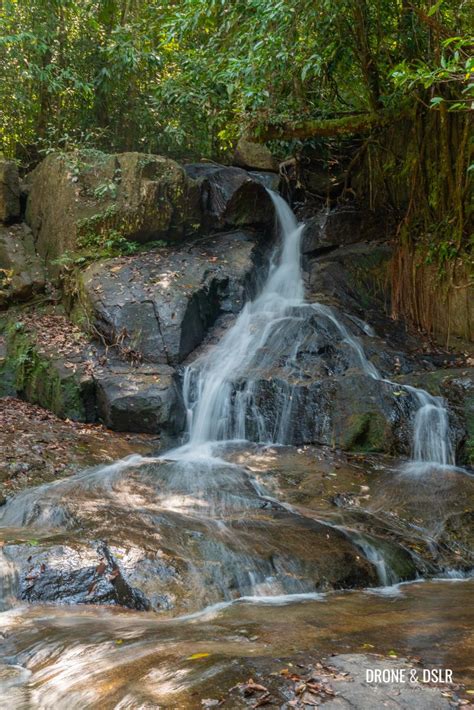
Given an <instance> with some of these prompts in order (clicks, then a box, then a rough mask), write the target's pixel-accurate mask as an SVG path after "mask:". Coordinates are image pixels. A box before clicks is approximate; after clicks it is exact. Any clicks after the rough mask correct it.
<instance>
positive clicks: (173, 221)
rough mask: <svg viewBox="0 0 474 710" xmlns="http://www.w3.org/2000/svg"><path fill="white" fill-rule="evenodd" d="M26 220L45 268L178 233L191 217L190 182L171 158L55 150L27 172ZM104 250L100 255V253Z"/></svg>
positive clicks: (53, 268) (175, 236) (53, 269)
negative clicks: (116, 245)
mask: <svg viewBox="0 0 474 710" xmlns="http://www.w3.org/2000/svg"><path fill="white" fill-rule="evenodd" d="M28 182H29V198H28V203H27V210H26V220H27V222H28V224H29V225H30V227H31V229H32V231H33V235H34V238H35V243H36V247H37V250H38V252H39V254H40V255H41V256H42V257H43V258H44V259H45V262H46V267H47V270H48V272H49V273H50V274H51V275H53V276H57V274H58V273H59V271H60V268H61V264H62V261H64V260H65V259H70V258H71V256H72V255H76V256H77V255H80V254H84V253H85V254H88V253H90V254H92V255H93V254H98V255H99V256H101V255H102V256H103V255H106V254H105V253H104V252H106V251H107V249H110V245H113V244H114V243H116V244H119V246H120V247H124V245H125V246H126V243H127V242H130V243H132V242H147V241H154V240H161V239H164V238H166V239H179V238H180V237H182V236H183V234H184V230H185V225H186V224H187V223H188V221H189V220H192V221H194V222H195V221H196V215H188V202H189V201H188V191H189V189H190V186H189V181H188V179H187V177H186V174H185V172H184V170H183V169H182V168H181V166H179V165H178V164H177V163H175V162H174V161H173V160H170V159H168V158H164V157H162V156H157V155H147V154H142V153H120V154H116V155H108V154H106V153H101V152H100V151H78V152H75V153H66V154H64V153H53V154H51V155H48V156H47V158H45V160H43V162H42V163H40V165H38V167H37V168H36V169H35V170H34V171H33V172H32V173H31V174H30V175H29V176H28ZM101 252H102V254H101Z"/></svg>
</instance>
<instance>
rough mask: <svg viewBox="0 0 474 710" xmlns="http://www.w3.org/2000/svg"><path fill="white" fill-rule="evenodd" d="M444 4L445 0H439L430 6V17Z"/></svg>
mask: <svg viewBox="0 0 474 710" xmlns="http://www.w3.org/2000/svg"><path fill="white" fill-rule="evenodd" d="M442 4H443V0H438V2H437V3H435V4H434V5H433V7H432V8H430V10H429V12H428V17H432V16H433V15H434V14H435V13H436V12H438V10H439V8H440V7H441V5H442Z"/></svg>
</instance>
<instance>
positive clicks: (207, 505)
mask: <svg viewBox="0 0 474 710" xmlns="http://www.w3.org/2000/svg"><path fill="white" fill-rule="evenodd" d="M38 493H40V495H38ZM266 502H267V499H265V498H264V497H262V496H260V495H259V494H258V493H257V492H256V490H255V487H254V485H252V482H251V481H250V480H249V478H248V475H247V474H246V472H245V471H243V470H242V469H240V468H236V467H232V466H227V465H226V464H222V465H216V466H213V467H212V468H209V465H206V464H205V463H204V464H202V465H200V463H199V462H198V463H196V465H193V466H192V467H191V468H189V469H186V468H183V467H182V466H180V465H179V463H174V462H163V461H160V462H158V461H157V462H156V463H149V462H147V461H146V460H140V459H138V458H137V459H135V460H130V462H129V463H128V464H127V463H126V462H121V463H118V464H117V465H115V466H114V465H112V466H108V467H104V468H103V469H98V470H96V471H94V470H93V471H90V472H86V473H84V474H82V475H81V476H77V477H73V478H70V479H68V480H65V481H62V482H60V483H58V484H56V485H55V486H49V487H43V488H42V489H41V491H35V490H34V489H33V490H31V491H27V492H24V493H21V494H19V495H18V496H17V497H16V498H15V499H13V500H12V501H11V502H10V503H7V505H6V506H5V507H4V508H3V509H1V511H0V518H1V520H2V524H3V525H15V526H18V525H19V524H21V525H29V526H32V527H34V528H38V527H42V526H44V527H54V528H56V529H57V530H63V531H68V530H70V531H72V530H80V531H81V540H84V535H87V536H88V537H89V538H90V539H92V540H93V539H99V540H103V539H107V540H108V541H109V543H108V546H109V548H110V550H111V552H112V554H113V555H114V556H115V557H117V555H120V557H119V559H120V567H121V570H122V573H123V575H124V576H125V577H126V579H127V580H128V581H129V583H130V584H133V586H134V587H137V588H139V589H140V590H141V591H142V592H143V594H144V595H145V596H146V597H147V599H149V600H156V601H153V603H154V604H156V605H157V606H160V608H163V606H165V607H168V606H170V605H173V606H174V607H175V608H176V609H177V611H182V612H184V611H194V610H196V609H199V608H202V607H204V606H206V605H209V604H214V603H216V602H219V601H222V600H224V599H227V600H231V599H234V598H236V597H238V596H243V595H252V594H265V593H267V594H269V593H271V594H283V593H297V592H314V591H318V590H326V589H333V588H344V587H351V588H352V587H363V586H367V585H372V584H376V583H377V579H378V578H377V573H376V570H375V568H374V567H373V565H372V564H371V563H370V562H368V561H367V560H366V559H365V558H364V556H363V554H362V553H361V550H360V548H359V547H358V546H357V545H355V544H353V542H352V541H351V540H350V538H349V537H348V536H346V535H344V533H343V532H341V531H340V530H337V529H334V528H333V527H331V526H328V525H324V524H322V523H320V522H318V521H316V520H313V519H311V518H309V517H307V518H306V517H303V516H301V515H298V514H295V513H292V512H291V511H288V510H284V509H282V508H281V506H280V507H278V508H277V507H276V506H267V505H264V504H265V503H266ZM211 521H212V523H211ZM84 531H87V532H86V533H84ZM112 541H113V542H112ZM91 544H92V542H91V543H90V544H89V545H88V546H87V548H86V547H84V548H82V547H81V553H80V554H81V560H82V561H81V564H80V565H79V566H80V569H81V570H82V569H84V568H87V574H88V575H90V573H91V571H92V570H91V567H92V563H91V562H87V560H86V558H84V551H83V550H85V549H89V547H90V546H91ZM51 545H52V546H51ZM70 546H72V543H71V545H70ZM39 547H40V545H38V548H39ZM41 547H42V555H43V556H42V557H41V559H38V564H44V565H45V567H46V569H48V568H49V567H53V566H54V567H55V568H56V567H58V565H57V564H56V563H55V562H54V561H55V560H56V559H57V555H58V553H57V548H56V545H55V542H54V540H52V541H51V543H50V544H49V547H48V543H47V542H45V543H43V542H41ZM22 554H23V553H22ZM12 555H13V552H12ZM77 566H78V565H77V564H76V563H74V569H76V567H77ZM81 579H82V578H81ZM81 583H82V581H81Z"/></svg>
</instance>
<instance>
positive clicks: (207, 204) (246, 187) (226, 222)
mask: <svg viewBox="0 0 474 710" xmlns="http://www.w3.org/2000/svg"><path fill="white" fill-rule="evenodd" d="M184 167H185V170H186V174H187V175H188V177H189V178H191V179H192V180H193V181H194V184H195V185H196V186H197V189H198V190H199V195H200V205H201V212H202V219H203V224H204V225H205V227H207V228H211V229H224V228H230V227H245V226H254V227H259V228H266V229H269V228H270V227H271V226H272V225H273V220H274V209H273V203H272V201H271V199H270V196H269V195H268V192H267V190H266V188H265V186H264V184H263V183H262V180H261V178H259V177H256V176H255V175H251V174H250V173H248V172H246V171H245V170H241V169H240V168H228V167H223V166H219V165H213V164H209V163H190V164H188V165H185V166H184Z"/></svg>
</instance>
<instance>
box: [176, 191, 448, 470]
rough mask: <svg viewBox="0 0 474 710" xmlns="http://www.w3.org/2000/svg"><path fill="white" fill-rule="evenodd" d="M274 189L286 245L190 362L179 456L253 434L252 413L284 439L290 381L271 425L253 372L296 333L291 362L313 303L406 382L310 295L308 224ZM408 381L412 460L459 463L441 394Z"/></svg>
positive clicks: (263, 437) (345, 336)
mask: <svg viewBox="0 0 474 710" xmlns="http://www.w3.org/2000/svg"><path fill="white" fill-rule="evenodd" d="M269 194H270V196H271V198H272V201H273V204H274V206H275V212H276V215H277V222H278V225H279V227H280V231H281V236H282V246H281V249H280V253H279V254H277V253H275V254H274V256H273V258H272V262H271V265H270V270H269V275H268V278H267V281H266V283H265V285H264V287H263V289H262V291H261V293H260V295H259V296H258V297H257V298H256V299H255V300H254V301H251V302H249V303H247V304H246V306H245V307H244V309H243V310H242V312H241V313H240V315H239V317H238V318H237V320H236V322H235V324H234V325H233V326H232V327H231V328H230V330H229V331H228V332H227V333H226V334H225V335H224V337H223V338H222V339H221V341H220V342H219V344H218V345H217V346H216V347H215V348H214V349H212V350H211V351H210V352H209V353H206V354H204V355H203V356H201V357H200V358H199V359H198V360H196V361H195V362H194V363H193V364H192V365H190V366H189V367H188V368H187V369H186V372H185V376H184V386H183V395H184V400H185V404H186V408H187V411H188V443H187V445H186V446H184V447H182V448H181V449H178V451H177V452H176V453H178V452H179V454H178V457H180V458H183V457H189V458H190V459H192V458H193V457H195V456H197V455H201V456H202V455H204V456H208V455H209V454H210V449H209V444H210V442H216V441H229V440H233V439H241V440H242V439H248V438H252V437H250V436H249V434H248V430H247V429H248V423H249V421H250V422H252V426H253V428H254V429H255V428H256V430H257V437H255V436H254V437H253V438H257V439H258V440H259V441H263V442H274V443H285V441H286V438H285V434H286V428H287V425H288V421H289V415H290V411H291V406H292V404H291V402H292V390H291V387H287V388H286V391H283V392H282V400H281V406H280V411H279V419H278V421H277V422H275V423H274V424H273V426H272V427H269V426H268V423H267V422H266V421H265V420H264V418H263V416H262V412H261V411H260V410H259V407H258V406H257V405H256V403H255V401H254V394H255V379H254V373H256V372H259V371H262V370H263V369H264V368H265V367H266V366H267V365H268V364H269V363H270V362H271V361H272V360H274V359H275V355H278V353H279V352H280V350H281V345H282V343H283V342H284V341H286V342H287V341H288V339H289V338H292V337H293V336H294V346H293V347H292V349H291V351H290V355H289V356H288V355H287V357H286V362H285V363H284V365H285V367H286V368H289V367H290V368H291V366H292V364H293V363H295V362H296V358H297V355H298V351H299V349H300V347H301V344H302V336H301V335H300V334H299V328H300V327H301V324H302V322H303V321H304V319H305V315H307V309H308V308H309V309H311V310H312V311H313V312H314V313H317V314H318V315H319V316H321V317H323V318H324V319H325V320H326V321H328V322H330V323H331V324H332V325H333V326H334V327H335V329H336V330H337V332H338V333H339V335H340V336H341V341H343V342H344V343H346V344H347V345H348V346H349V349H350V350H351V351H352V353H353V358H354V361H355V363H356V364H357V366H358V367H359V368H360V369H361V370H362V372H364V373H365V374H366V375H368V376H370V377H372V378H374V379H376V380H380V381H383V382H386V383H388V384H389V385H391V386H392V387H394V388H395V387H396V388H397V389H400V385H398V384H395V383H393V382H390V380H387V379H385V378H383V377H382V376H381V375H380V373H379V372H378V370H377V368H376V367H375V366H374V365H373V363H371V362H370V360H369V359H368V358H367V356H366V354H365V352H364V349H363V347H362V344H361V343H360V341H359V340H358V339H357V338H356V337H355V336H354V335H352V334H351V333H350V332H349V330H348V329H347V328H346V327H345V326H344V324H343V323H341V321H340V320H339V319H338V318H337V317H336V315H335V314H334V312H333V311H332V309H331V308H329V307H328V306H325V305H323V304H319V303H312V304H308V303H305V301H304V285H303V280H302V274H301V267H300V242H301V233H302V230H303V226H304V225H299V224H298V223H297V221H296V218H295V215H294V214H293V212H292V211H291V209H290V207H289V206H288V204H287V203H286V202H285V201H284V200H283V199H282V198H281V197H280V196H279V195H277V194H276V193H274V192H272V191H269ZM304 309H306V313H305V310H304ZM403 389H404V390H405V391H406V392H407V393H409V394H410V395H411V396H412V397H413V399H414V400H415V401H416V403H417V404H418V407H417V410H416V414H415V418H414V425H413V446H412V460H413V462H414V463H418V464H420V466H421V467H423V466H424V465H426V464H441V465H452V464H454V453H453V448H452V445H451V442H450V437H449V421H448V413H447V410H446V408H445V407H444V406H443V400H442V399H441V398H440V397H434V396H432V395H430V394H428V392H425V391H424V390H420V389H417V388H415V387H411V386H409V385H405V386H403ZM420 466H419V467H418V468H420Z"/></svg>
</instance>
